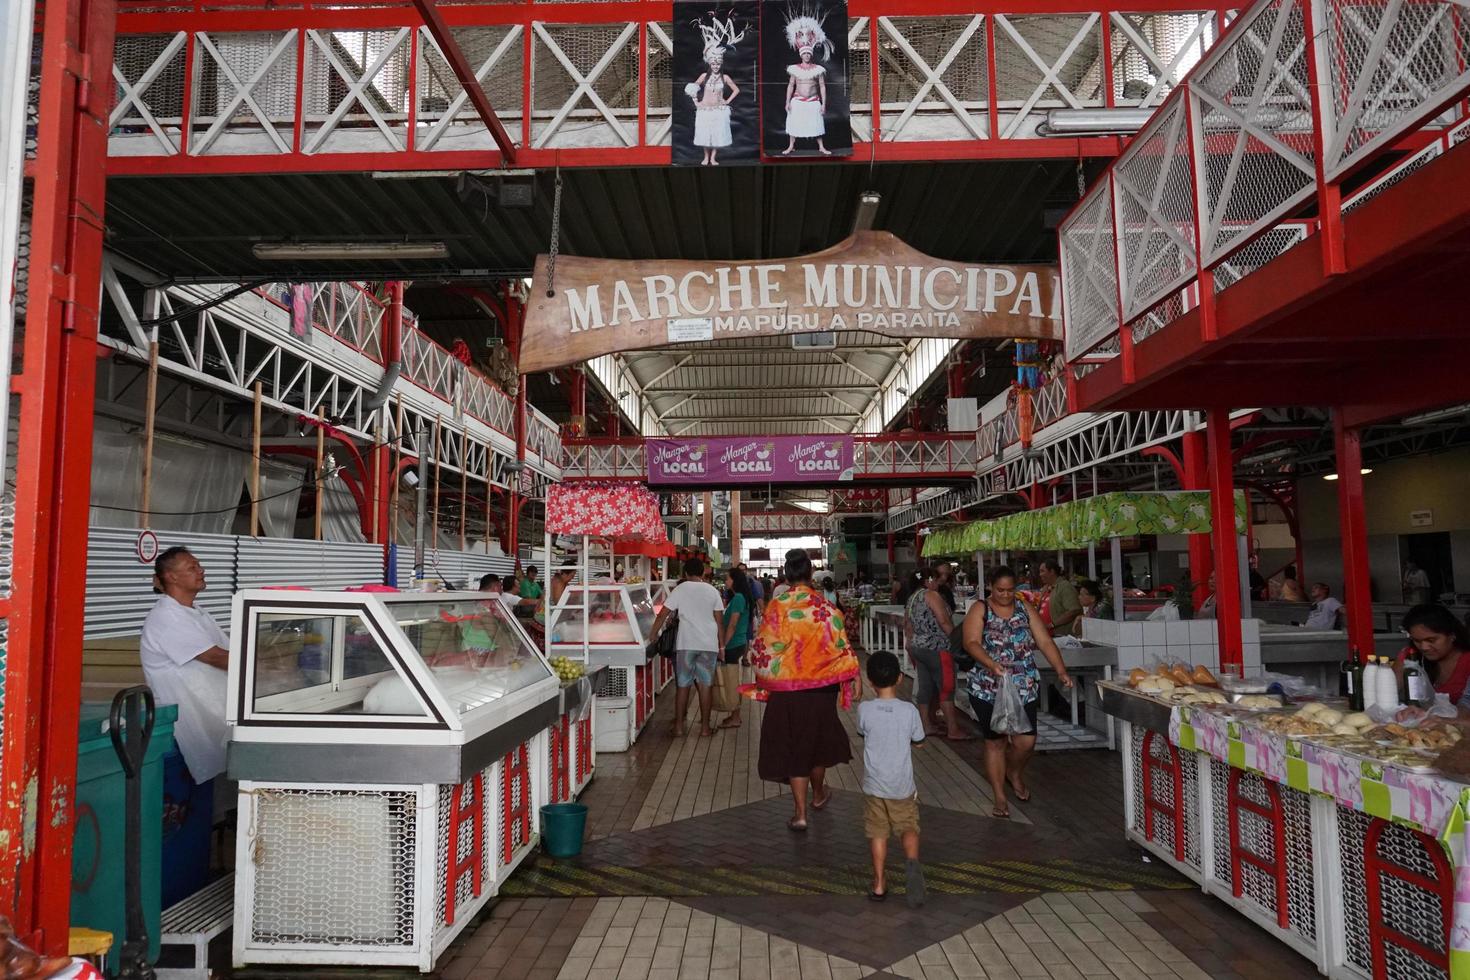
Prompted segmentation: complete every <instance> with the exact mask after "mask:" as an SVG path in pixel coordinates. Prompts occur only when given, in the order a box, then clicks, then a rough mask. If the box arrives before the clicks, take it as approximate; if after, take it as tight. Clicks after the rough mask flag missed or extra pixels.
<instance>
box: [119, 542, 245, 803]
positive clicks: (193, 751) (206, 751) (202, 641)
mask: <svg viewBox="0 0 1470 980" xmlns="http://www.w3.org/2000/svg"><path fill="white" fill-rule="evenodd" d="M153 591H155V592H161V593H163V594H162V596H161V597H160V598H159V600H158V601H157V602H156V603H154V605H153V609H152V610H151V611H150V612H149V613H148V618H147V619H145V620H143V637H142V642H141V644H140V652H141V654H142V659H143V676H144V678H145V679H146V680H147V682H148V686H149V687H151V688H152V689H153V696H154V698H155V699H156V700H157V702H158V703H159V704H175V705H178V708H179V718H178V721H177V722H175V723H174V738H175V739H176V740H177V741H178V743H179V751H180V752H181V753H183V756H184V763H185V764H186V765H187V766H188V767H189V774H190V775H191V776H193V777H194V781H195V782H196V783H207V782H209V780H211V779H213V778H214V777H215V776H217V775H219V774H220V773H222V772H224V771H225V740H226V737H227V734H228V733H227V730H226V727H225V699H226V697H227V696H228V695H227V693H226V674H225V671H226V670H227V669H228V667H229V663H230V640H229V637H227V636H226V635H225V633H224V630H222V629H220V628H219V624H218V623H216V622H215V621H214V618H213V617H212V616H210V615H209V613H207V612H205V611H204V610H203V609H200V608H199V607H198V606H196V605H194V599H195V598H196V597H197V596H198V595H199V593H201V592H203V591H204V567H203V566H202V565H200V564H199V559H197V558H195V557H194V556H193V555H192V554H190V553H189V550H188V549H187V548H169V549H167V550H166V551H164V552H163V554H161V555H159V556H158V561H157V562H155V563H154V574H153Z"/></svg>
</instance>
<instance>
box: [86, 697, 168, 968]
mask: <svg viewBox="0 0 1470 980" xmlns="http://www.w3.org/2000/svg"><path fill="white" fill-rule="evenodd" d="M111 707H112V705H111V703H110V702H90V701H89V702H84V703H83V704H82V718H81V730H80V732H79V733H78V734H79V737H78V741H77V799H76V810H75V819H74V823H73V832H72V851H71V924H72V925H74V926H85V927H86V928H88V929H101V930H103V931H104V932H110V933H112V936H113V942H112V952H110V953H109V954H108V955H107V972H108V974H109V975H114V974H116V972H117V968H118V951H119V950H120V949H121V948H122V944H123V940H124V939H126V938H127V932H128V912H127V892H126V890H125V882H124V858H125V855H126V851H125V848H126V836H125V835H126V832H127V831H126V825H125V821H126V819H127V818H126V813H127V781H126V778H125V777H124V776H123V770H122V763H121V762H120V761H119V760H118V757H117V752H116V751H115V750H114V749H113V747H112V737H111V736H110V735H109V734H108V731H107V716H108V712H109V711H110V709H111ZM178 713H179V709H178V708H177V707H176V706H175V705H171V704H170V705H159V707H158V709H157V712H156V713H155V715H154V718H153V735H152V737H151V738H150V739H149V741H148V754H147V756H146V757H145V758H144V760H143V820H142V824H141V826H142V828H143V840H142V858H143V860H142V870H143V921H144V922H145V923H147V926H148V959H149V960H150V961H154V960H157V959H158V924H159V918H160V915H161V913H162V909H161V908H160V905H161V899H160V895H161V886H160V872H159V868H160V864H161V852H162V850H163V843H162V842H163V757H164V756H165V755H166V754H167V753H168V751H169V749H171V748H173V744H174V720H175V719H176V718H177V717H178Z"/></svg>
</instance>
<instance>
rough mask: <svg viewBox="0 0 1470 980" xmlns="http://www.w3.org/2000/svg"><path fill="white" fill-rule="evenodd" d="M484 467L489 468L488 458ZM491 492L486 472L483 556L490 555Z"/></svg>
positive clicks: (492, 488)
mask: <svg viewBox="0 0 1470 980" xmlns="http://www.w3.org/2000/svg"><path fill="white" fill-rule="evenodd" d="M486 452H487V453H489V452H490V451H489V450H486ZM485 466H486V468H487V469H488V468H489V466H490V459H489V458H488V457H487V458H486V460H485ZM493 491H494V487H493V486H492V485H491V483H490V474H489V473H488V472H487V473H486V474H485V554H487V555H488V554H490V498H491V497H493V496H495V494H494V492H493Z"/></svg>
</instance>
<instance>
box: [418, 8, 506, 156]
mask: <svg viewBox="0 0 1470 980" xmlns="http://www.w3.org/2000/svg"><path fill="white" fill-rule="evenodd" d="M413 5H414V8H415V9H416V10H418V12H419V16H420V17H422V18H423V19H424V26H425V27H427V28H428V29H429V33H430V34H432V35H433V37H434V41H435V43H436V44H438V45H439V53H440V54H442V55H444V60H445V61H447V62H449V67H450V68H451V69H452V70H453V71H454V77H455V78H457V79H459V83H460V84H461V85H463V86H464V92H465V95H467V96H468V97H469V100H470V104H471V105H473V106H474V107H475V111H476V112H478V113H479V114H480V119H481V120H482V121H483V122H484V123H485V128H486V129H488V130H490V136H491V138H492V139H494V140H495V145H496V146H497V147H498V148H499V149H500V156H501V158H502V159H503V160H504V161H505V165H506V166H508V167H511V166H515V162H516V146H515V144H514V143H512V142H511V140H510V134H509V133H507V132H506V131H505V127H504V126H503V125H501V122H500V117H499V116H497V115H496V114H495V109H494V108H493V107H491V105H490V97H489V96H488V95H486V94H485V90H484V89H483V88H481V87H480V80H479V79H478V78H476V77H475V70H474V69H473V68H471V67H470V63H469V62H468V61H467V60H465V56H464V50H463V49H462V48H460V46H459V42H458V41H456V40H455V39H454V34H453V32H452V31H450V29H449V25H448V24H446V23H445V22H444V17H443V16H442V15H441V14H440V13H439V5H438V4H437V3H436V2H435V0H413ZM414 98H415V99H416V98H418V94H417V93H414Z"/></svg>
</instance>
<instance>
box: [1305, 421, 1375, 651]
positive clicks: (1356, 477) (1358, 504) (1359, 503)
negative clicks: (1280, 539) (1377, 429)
mask: <svg viewBox="0 0 1470 980" xmlns="http://www.w3.org/2000/svg"><path fill="white" fill-rule="evenodd" d="M1332 441H1333V444H1334V446H1335V447H1336V450H1337V519H1338V523H1339V527H1340V528H1341V533H1342V601H1343V605H1344V607H1345V610H1344V613H1343V615H1344V616H1345V617H1346V618H1347V635H1348V648H1349V649H1352V648H1354V647H1356V648H1357V649H1358V651H1359V652H1360V653H1361V654H1362V655H1363V656H1365V657H1371V656H1373V599H1372V596H1371V595H1370V594H1369V588H1368V525H1367V521H1366V519H1365V518H1364V516H1363V446H1362V442H1361V432H1360V431H1359V430H1358V429H1350V428H1348V427H1347V426H1346V425H1344V424H1343V421H1342V412H1341V411H1335V412H1333V413H1332ZM1297 571H1298V574H1300V571H1301V570H1300V569H1298V570H1297Z"/></svg>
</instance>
